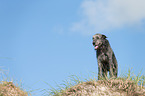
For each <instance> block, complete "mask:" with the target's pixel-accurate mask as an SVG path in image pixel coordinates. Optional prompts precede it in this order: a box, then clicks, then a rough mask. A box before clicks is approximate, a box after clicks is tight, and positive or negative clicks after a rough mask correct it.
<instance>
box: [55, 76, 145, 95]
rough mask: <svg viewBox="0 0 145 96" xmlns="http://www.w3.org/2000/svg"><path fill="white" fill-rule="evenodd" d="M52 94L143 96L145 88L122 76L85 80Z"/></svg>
mask: <svg viewBox="0 0 145 96" xmlns="http://www.w3.org/2000/svg"><path fill="white" fill-rule="evenodd" d="M52 96H145V89H144V88H143V87H141V86H138V85H136V84H135V82H134V81H131V80H127V79H126V80H125V79H123V78H117V79H111V80H98V81H87V82H82V83H80V84H77V85H75V86H72V87H70V88H68V89H65V90H60V92H58V93H55V94H53V95H52Z"/></svg>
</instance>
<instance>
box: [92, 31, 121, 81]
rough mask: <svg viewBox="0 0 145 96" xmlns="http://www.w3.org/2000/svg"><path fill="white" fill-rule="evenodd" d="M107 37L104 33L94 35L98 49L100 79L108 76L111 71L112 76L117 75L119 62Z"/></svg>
mask: <svg viewBox="0 0 145 96" xmlns="http://www.w3.org/2000/svg"><path fill="white" fill-rule="evenodd" d="M106 38H107V37H106V36H105V35H103V34H95V35H94V36H93V45H94V47H95V50H96V55H97V61H98V79H100V78H102V77H103V78H104V77H105V78H106V76H107V72H108V71H109V75H110V78H112V77H115V78H116V77H117V73H118V64H117V60H116V57H115V54H114V52H113V51H112V48H111V46H110V44H109V41H108V40H107V39H106Z"/></svg>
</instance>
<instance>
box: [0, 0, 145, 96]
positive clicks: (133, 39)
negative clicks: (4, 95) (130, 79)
mask: <svg viewBox="0 0 145 96" xmlns="http://www.w3.org/2000/svg"><path fill="white" fill-rule="evenodd" d="M144 4H145V1H144V0H138V1H136V0H71V1H70V0H69V1H68V0H61V1H60V0H41V1H40V0H23V1H22V0H21V1H20V0H5V1H0V14H1V15H0V44H1V48H0V66H2V68H3V69H5V70H9V74H8V75H9V77H10V78H13V80H15V81H21V80H22V83H23V87H24V88H25V89H26V90H29V87H30V88H31V89H34V90H35V89H38V88H41V89H47V88H49V86H48V85H46V84H45V83H44V82H47V83H49V84H50V85H51V86H53V87H55V86H56V83H55V82H57V83H58V84H61V83H62V81H63V80H65V79H67V78H68V76H70V75H77V76H80V77H83V78H87V76H92V72H96V73H97V71H98V70H97V68H98V66H97V60H96V53H95V51H94V48H93V46H92V36H93V35H94V34H95V33H103V34H105V35H106V36H107V37H108V40H109V42H110V44H111V47H112V49H113V50H114V52H115V55H116V58H117V61H118V66H119V75H121V74H122V73H125V72H126V71H127V70H128V69H129V68H133V71H134V73H135V74H138V73H139V72H140V71H141V70H142V73H145V71H144V69H145V66H144V59H145V56H144V54H145V51H144V49H145V13H144V11H145V6H144ZM34 93H36V94H35V95H34V96H41V95H40V94H42V93H43V92H40V91H35V92H34Z"/></svg>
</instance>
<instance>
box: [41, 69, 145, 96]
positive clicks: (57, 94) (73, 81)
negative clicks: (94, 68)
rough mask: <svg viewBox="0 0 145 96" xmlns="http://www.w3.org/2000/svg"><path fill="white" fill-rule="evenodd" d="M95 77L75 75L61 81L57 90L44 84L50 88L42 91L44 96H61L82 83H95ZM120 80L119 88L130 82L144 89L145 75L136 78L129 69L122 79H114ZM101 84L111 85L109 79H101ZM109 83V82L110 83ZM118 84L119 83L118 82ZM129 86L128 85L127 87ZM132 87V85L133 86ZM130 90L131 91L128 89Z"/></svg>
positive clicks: (139, 74)
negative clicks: (121, 82)
mask: <svg viewBox="0 0 145 96" xmlns="http://www.w3.org/2000/svg"><path fill="white" fill-rule="evenodd" d="M96 77H97V76H96V75H95V76H94V78H89V79H88V78H86V79H80V77H77V76H75V75H72V76H69V78H68V80H65V81H63V83H62V84H60V85H57V88H54V87H52V86H51V85H49V84H48V83H46V84H47V85H48V86H49V87H50V88H49V89H45V90H43V91H45V92H44V94H45V96H61V94H62V93H64V92H66V91H67V90H68V89H69V88H71V87H73V86H75V85H78V84H81V83H83V82H88V81H93V82H97V81H98V80H97V78H96ZM120 79H121V80H122V81H123V83H124V84H123V85H120V86H126V84H129V83H126V81H129V82H132V83H130V84H135V86H136V87H137V88H140V89H142V88H145V75H141V72H139V73H138V75H137V76H136V75H135V74H134V73H133V72H132V70H131V69H129V70H128V73H126V74H125V75H124V76H123V77H118V78H116V80H120ZM102 80H103V82H104V81H105V82H107V83H106V84H110V83H112V81H111V78H110V79H109V78H108V79H105V78H102ZM110 81H111V82H110ZM118 83H119V82H118ZM111 86H112V87H113V85H112V84H111ZM127 86H130V85H127ZM133 86H134V85H133ZM130 90H131V89H130Z"/></svg>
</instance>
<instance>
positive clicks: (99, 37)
mask: <svg viewBox="0 0 145 96" xmlns="http://www.w3.org/2000/svg"><path fill="white" fill-rule="evenodd" d="M105 38H107V37H106V36H105V35H103V34H95V35H94V36H93V46H94V47H95V50H97V49H99V48H100V47H101V46H102V44H103V42H104V41H105Z"/></svg>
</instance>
